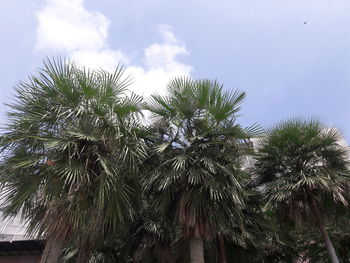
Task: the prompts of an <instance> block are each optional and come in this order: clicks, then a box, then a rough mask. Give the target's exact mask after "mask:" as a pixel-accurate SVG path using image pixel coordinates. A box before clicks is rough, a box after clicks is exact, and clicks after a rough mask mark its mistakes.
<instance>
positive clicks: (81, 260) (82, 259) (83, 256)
mask: <svg viewBox="0 0 350 263" xmlns="http://www.w3.org/2000/svg"><path fill="white" fill-rule="evenodd" d="M90 254H91V252H90V243H89V241H86V242H85V243H84V245H83V246H82V247H81V248H80V249H79V254H78V259H77V263H87V262H89V259H90Z"/></svg>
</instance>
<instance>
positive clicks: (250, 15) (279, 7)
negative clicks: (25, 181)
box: [0, 0, 350, 142]
mask: <svg viewBox="0 0 350 263" xmlns="http://www.w3.org/2000/svg"><path fill="white" fill-rule="evenodd" d="M349 13H350V1H348V0H284V1H281V0H234V1H232V0H216V1H211V0H177V1H173V0H127V1H121V0H98V1H97V0H11V1H5V0H3V1H1V7H0V36H1V42H0V58H1V60H0V79H1V86H0V88H1V96H0V123H4V122H5V112H6V111H7V110H8V109H7V108H6V107H5V106H4V104H5V103H9V102H11V100H12V99H13V94H14V86H15V84H16V83H17V82H18V81H26V80H27V79H28V76H29V75H30V74H33V73H34V74H35V72H37V70H38V69H39V68H40V67H41V66H42V60H43V58H45V57H47V56H49V57H52V56H54V57H55V56H61V57H62V56H63V57H67V58H70V59H72V60H74V61H76V62H77V63H78V64H82V65H85V66H88V67H92V68H103V69H106V70H109V71H112V70H113V69H114V68H115V67H116V66H117V65H118V64H123V65H124V66H125V68H126V71H127V72H128V73H130V74H132V76H133V77H134V84H133V86H132V87H131V89H132V90H133V91H134V92H136V93H138V94H140V95H143V96H144V97H147V96H149V95H150V94H152V93H154V92H157V93H162V92H164V91H165V87H166V84H167V82H168V81H169V80H170V79H171V78H173V77H175V76H191V77H193V78H196V79H202V78H205V79H213V80H214V79H216V80H218V81H219V82H221V83H222V84H223V85H224V87H225V89H226V90H236V89H239V90H242V91H245V92H247V98H246V100H245V102H244V104H243V106H242V111H241V117H240V119H239V121H240V122H241V123H242V124H243V125H251V124H253V123H257V124H260V125H262V126H263V127H269V126H271V125H273V124H274V123H276V122H278V121H281V120H284V119H287V118H290V117H295V116H297V117H305V118H307V117H310V116H311V117H314V116H316V117H318V118H319V119H321V120H322V121H323V122H324V123H326V124H327V125H329V126H336V127H338V128H339V129H340V130H341V131H342V133H343V135H344V137H345V138H346V139H347V141H348V142H350V122H349V116H350V103H349V102H350V26H349V25H350V16H349Z"/></svg>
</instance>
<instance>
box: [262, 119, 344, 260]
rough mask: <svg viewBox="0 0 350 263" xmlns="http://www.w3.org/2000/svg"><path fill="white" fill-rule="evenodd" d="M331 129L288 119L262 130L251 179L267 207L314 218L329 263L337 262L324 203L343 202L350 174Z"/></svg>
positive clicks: (333, 130) (291, 214) (334, 131)
mask: <svg viewBox="0 0 350 263" xmlns="http://www.w3.org/2000/svg"><path fill="white" fill-rule="evenodd" d="M339 139H340V137H339V133H338V131H337V130H336V129H334V128H332V129H327V128H326V127H325V126H324V125H323V124H322V123H321V122H320V121H318V120H315V119H311V120H303V119H291V120H287V121H285V122H282V123H280V124H278V125H276V126H275V127H273V128H272V129H270V130H268V131H267V135H266V137H265V138H264V139H262V140H261V141H260V145H259V147H258V148H259V151H258V156H257V163H256V170H257V174H258V176H257V178H256V182H257V184H258V185H259V186H263V187H261V188H260V189H263V191H264V192H265V194H266V196H267V199H268V205H270V206H271V207H272V208H274V209H283V211H284V212H285V213H286V212H287V213H288V215H290V216H291V218H292V219H295V220H296V219H297V220H300V218H302V216H303V215H304V216H306V218H308V219H309V220H310V219H314V222H315V224H316V226H317V227H318V228H319V231H320V233H321V235H322V237H323V240H324V242H325V245H326V247H327V250H328V253H329V256H330V258H331V262H333V263H338V262H339V260H338V257H337V255H336V252H335V249H334V247H333V244H332V242H331V240H330V238H329V235H328V231H327V228H326V221H325V220H326V218H325V213H324V212H323V211H322V210H323V208H326V207H325V206H323V203H324V202H328V203H329V202H330V201H332V202H340V203H342V204H343V205H347V204H348V201H347V199H346V192H347V189H348V186H349V173H348V168H347V165H348V161H347V160H346V158H347V153H346V149H345V148H344V147H342V146H341V145H339V144H338V141H339Z"/></svg>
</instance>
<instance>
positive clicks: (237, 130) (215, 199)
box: [145, 78, 257, 263]
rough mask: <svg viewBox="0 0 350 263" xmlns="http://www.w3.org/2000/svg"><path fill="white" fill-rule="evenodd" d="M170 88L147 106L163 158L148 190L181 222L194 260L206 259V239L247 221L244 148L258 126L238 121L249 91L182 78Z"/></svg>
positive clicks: (149, 180) (161, 207) (160, 206)
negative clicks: (229, 224) (230, 223)
mask: <svg viewBox="0 0 350 263" xmlns="http://www.w3.org/2000/svg"><path fill="white" fill-rule="evenodd" d="M167 92H168V94H167V95H166V96H160V95H153V96H152V98H151V99H150V100H149V102H148V103H147V105H146V109H147V110H149V111H150V112H151V117H152V118H153V124H152V125H153V126H152V129H153V131H154V138H153V141H154V147H155V149H156V151H155V154H156V155H158V157H157V158H158V160H159V163H158V164H159V165H157V167H155V169H153V170H152V171H150V173H149V174H148V175H146V176H145V185H146V190H148V191H150V192H152V193H153V197H154V200H155V207H157V208H158V209H159V211H161V212H163V213H164V214H165V215H168V216H169V215H173V217H174V218H176V221H177V223H178V224H180V225H181V228H182V232H183V235H184V236H185V237H187V238H188V239H189V246H190V258H191V262H192V263H197V262H198V263H202V262H204V249H203V241H204V240H207V239H209V240H210V239H213V238H215V236H216V235H217V234H219V226H222V225H225V224H227V222H228V221H230V220H236V222H238V221H239V220H241V210H242V207H243V206H244V203H245V200H244V199H245V198H244V188H243V186H242V177H243V176H244V175H243V173H242V170H241V155H242V151H243V150H242V147H241V146H242V144H243V143H244V141H245V140H246V139H247V138H248V137H249V136H250V133H252V132H254V131H255V130H257V129H256V128H257V127H256V126H253V127H251V128H250V129H243V128H242V127H241V126H240V125H238V124H237V123H236V117H237V113H238V111H239V110H240V104H241V102H242V101H243V99H244V98H245V93H244V92H239V91H236V92H223V87H222V85H220V84H219V83H218V82H216V81H209V80H192V79H188V78H177V79H174V80H173V81H171V82H170V83H169V85H168V88H167Z"/></svg>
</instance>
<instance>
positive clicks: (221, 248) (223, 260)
mask: <svg viewBox="0 0 350 263" xmlns="http://www.w3.org/2000/svg"><path fill="white" fill-rule="evenodd" d="M216 242H217V248H218V253H219V263H228V261H227V257H226V248H225V240H224V237H223V236H222V234H218V235H217V236H216Z"/></svg>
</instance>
